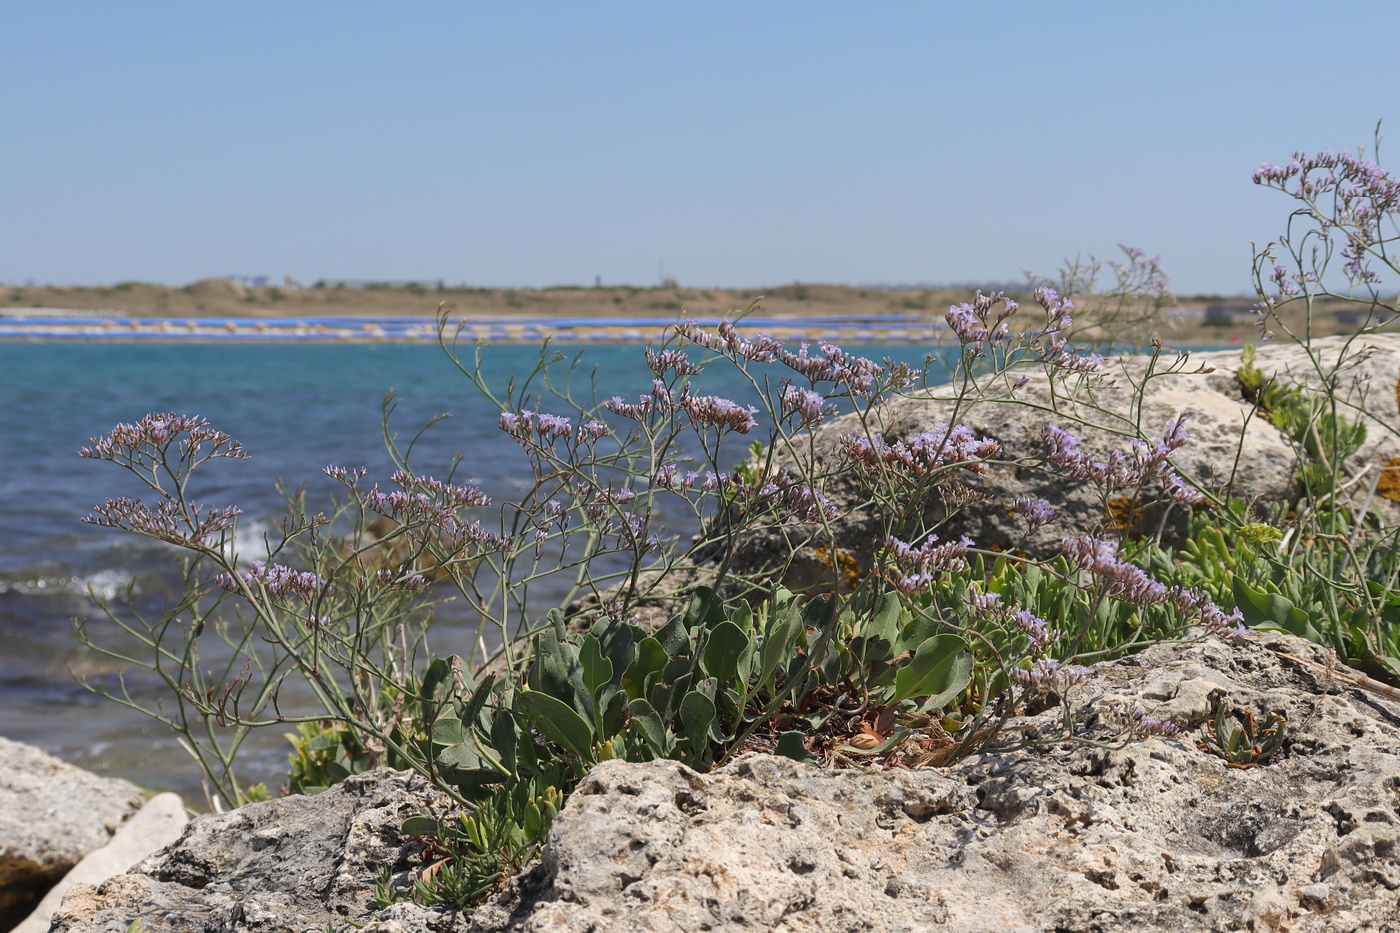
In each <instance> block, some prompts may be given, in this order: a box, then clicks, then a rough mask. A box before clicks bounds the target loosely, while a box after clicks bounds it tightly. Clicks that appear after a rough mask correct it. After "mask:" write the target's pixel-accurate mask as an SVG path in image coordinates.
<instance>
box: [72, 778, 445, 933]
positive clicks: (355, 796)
mask: <svg viewBox="0 0 1400 933" xmlns="http://www.w3.org/2000/svg"><path fill="white" fill-rule="evenodd" d="M449 809H450V801H449V800H448V799H447V798H446V797H444V796H443V795H442V794H441V793H440V792H438V791H437V790H435V789H434V788H433V787H432V786H431V785H430V784H428V782H427V781H425V780H424V779H422V778H420V777H418V776H416V775H412V774H409V773H395V772H392V771H388V770H383V769H381V770H378V771H372V772H369V773H367V774H362V775H356V776H354V777H351V778H349V779H347V780H345V781H344V782H342V783H340V784H337V785H335V786H334V787H332V788H331V789H330V790H327V791H325V792H324V793H321V794H318V795H316V796H313V797H303V796H291V797H282V798H279V799H276V800H270V801H266V802H264V803H255V804H249V805H248V806H245V807H241V808H239V809H237V810H234V811H232V812H229V813H221V814H209V815H206V816H201V817H199V818H197V819H196V820H194V821H193V822H192V823H190V824H189V826H188V827H187V828H186V830H185V833H184V835H183V836H182V837H181V838H180V840H179V841H178V842H177V843H175V844H174V845H173V846H170V847H169V848H167V849H166V850H164V851H162V852H159V853H156V854H155V855H153V856H151V857H150V858H147V859H145V860H144V861H142V862H141V863H140V864H138V865H136V866H135V867H134V868H132V869H131V871H130V872H129V873H127V874H121V875H116V876H114V877H112V878H110V879H108V880H107V881H105V882H103V883H102V884H101V885H100V886H96V887H95V886H93V885H88V884H78V885H75V886H74V887H73V889H72V890H71V891H70V892H69V894H68V896H67V897H66V898H65V899H64V901H63V904H62V906H60V907H59V909H58V911H57V912H56V913H55V914H54V922H53V926H52V927H51V930H52V931H53V933H77V931H83V933H97V931H110V933H126V930H127V927H128V926H129V925H130V924H131V922H132V921H133V920H137V919H139V920H140V921H141V926H142V928H143V929H145V930H147V931H149V933H166V931H182V933H183V931H201V933H203V931H216V930H229V931H233V930H239V931H242V930H250V931H251V930H256V931H259V933H303V931H307V930H315V931H321V930H325V929H326V928H327V926H328V925H331V926H333V928H334V929H336V930H344V929H350V928H351V927H349V924H351V923H355V924H364V923H369V922H372V921H374V920H375V919H376V917H375V912H376V910H377V904H376V902H375V899H374V893H375V885H376V883H377V882H378V881H379V880H380V876H381V873H382V872H384V871H386V870H387V871H389V872H398V873H402V872H405V871H408V870H410V869H411V868H416V867H418V857H419V855H420V854H421V850H422V845H421V842H420V841H419V840H417V839H414V838H411V837H404V836H402V835H401V834H400V833H399V827H400V826H401V825H402V824H403V821H404V820H405V819H407V818H408V817H410V816H430V815H445V814H446V812H447V811H448V810H449ZM448 914H449V912H447V911H432V910H428V909H426V908H422V907H419V906H417V905H415V904H399V905H395V908H393V909H391V914H390V916H391V917H392V918H393V922H394V923H395V924H397V925H398V926H399V927H402V930H401V931H400V930H395V931H394V933H426V931H427V930H428V929H429V924H430V923H431V924H433V925H436V926H441V925H442V924H444V923H450V922H451V918H450V916H445V915H448ZM440 915H444V916H440ZM444 917H445V918H444ZM377 919H380V920H384V921H385V922H388V920H387V919H386V918H383V917H381V918H377ZM385 933H388V930H386V931H385Z"/></svg>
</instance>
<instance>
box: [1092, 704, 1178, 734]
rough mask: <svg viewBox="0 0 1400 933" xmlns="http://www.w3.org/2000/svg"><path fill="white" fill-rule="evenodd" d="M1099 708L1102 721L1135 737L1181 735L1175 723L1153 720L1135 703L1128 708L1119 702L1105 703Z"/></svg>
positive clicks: (1167, 720)
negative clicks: (1106, 721) (1104, 720)
mask: <svg viewBox="0 0 1400 933" xmlns="http://www.w3.org/2000/svg"><path fill="white" fill-rule="evenodd" d="M1099 708H1100V711H1101V712H1102V714H1103V717H1104V719H1106V720H1108V721H1109V722H1110V723H1111V724H1113V725H1114V726H1116V727H1117V728H1118V729H1119V730H1120V731H1122V732H1126V733H1128V734H1129V735H1132V736H1135V737H1144V736H1149V735H1157V736H1162V737H1164V738H1170V737H1172V736H1176V735H1181V727H1180V726H1178V725H1177V724H1176V723H1174V722H1172V721H1171V720H1170V719H1153V718H1151V717H1149V716H1148V715H1147V710H1145V709H1143V708H1142V707H1141V706H1139V705H1137V704H1136V703H1134V704H1132V705H1131V706H1129V705H1128V704H1126V703H1121V702H1105V703H1103V704H1101V705H1100V707H1099Z"/></svg>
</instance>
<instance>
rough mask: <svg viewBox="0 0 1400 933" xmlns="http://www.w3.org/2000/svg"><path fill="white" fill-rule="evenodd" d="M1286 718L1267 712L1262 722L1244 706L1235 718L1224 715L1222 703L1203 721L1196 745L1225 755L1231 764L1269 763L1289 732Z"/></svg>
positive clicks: (1233, 765)
mask: <svg viewBox="0 0 1400 933" xmlns="http://www.w3.org/2000/svg"><path fill="white" fill-rule="evenodd" d="M1287 725H1288V721H1287V720H1286V719H1284V717H1283V716H1281V715H1279V714H1278V713H1270V714H1269V715H1268V716H1266V717H1265V718H1264V722H1263V725H1262V726H1261V725H1260V724H1258V723H1256V722H1255V720H1254V712H1253V710H1245V711H1244V713H1243V714H1241V716H1240V717H1239V718H1238V719H1236V718H1234V717H1227V716H1226V715H1225V709H1224V707H1221V708H1219V709H1217V710H1216V711H1215V715H1214V716H1213V717H1212V718H1211V719H1210V720H1209V721H1208V722H1207V723H1206V725H1205V728H1204V729H1203V730H1202V733H1201V740H1200V741H1199V742H1197V743H1196V744H1197V746H1198V747H1199V748H1200V749H1201V750H1202V751H1208V752H1210V753H1211V754H1213V755H1218V756H1219V757H1221V758H1223V759H1225V763H1226V764H1228V765H1230V766H1231V767H1233V768H1251V767H1256V766H1258V765H1264V764H1268V763H1269V761H1270V760H1271V759H1272V758H1273V757H1274V756H1275V755H1277V754H1278V753H1279V752H1280V751H1282V749H1283V743H1284V742H1285V741H1286V740H1287V738H1288V734H1287V732H1286V731H1285V727H1286V726H1287Z"/></svg>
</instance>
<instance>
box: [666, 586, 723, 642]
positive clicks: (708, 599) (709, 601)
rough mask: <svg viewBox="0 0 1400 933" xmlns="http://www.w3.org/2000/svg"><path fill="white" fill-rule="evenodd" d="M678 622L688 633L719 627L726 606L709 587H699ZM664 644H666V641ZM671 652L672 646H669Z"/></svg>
mask: <svg viewBox="0 0 1400 933" xmlns="http://www.w3.org/2000/svg"><path fill="white" fill-rule="evenodd" d="M673 621H677V622H678V623H679V624H680V625H681V626H683V627H684V629H685V630H686V631H688V632H693V631H695V630H696V629H697V628H700V627H702V626H705V627H708V626H710V625H718V624H719V623H720V622H723V621H724V604H723V603H722V602H721V601H720V599H719V598H718V597H716V596H715V591H714V590H713V589H711V588H710V587H708V586H697V587H696V588H695V589H694V590H693V591H692V592H691V594H690V604H689V605H687V606H686V607H685V613H684V615H682V616H681V617H680V619H678V620H673ZM662 644H666V641H665V639H663V640H662ZM667 650H670V645H667Z"/></svg>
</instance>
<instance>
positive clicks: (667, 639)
mask: <svg viewBox="0 0 1400 933" xmlns="http://www.w3.org/2000/svg"><path fill="white" fill-rule="evenodd" d="M652 637H653V638H655V639H656V640H657V642H658V643H659V644H660V645H661V647H662V648H664V649H665V650H666V655H667V656H668V657H672V658H680V657H685V656H687V655H689V654H690V631H689V629H687V628H686V627H685V623H684V621H682V617H681V616H675V617H673V618H672V619H671V621H669V622H667V623H666V624H665V625H663V626H661V628H659V629H657V630H656V634H655V635H653V636H652Z"/></svg>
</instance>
